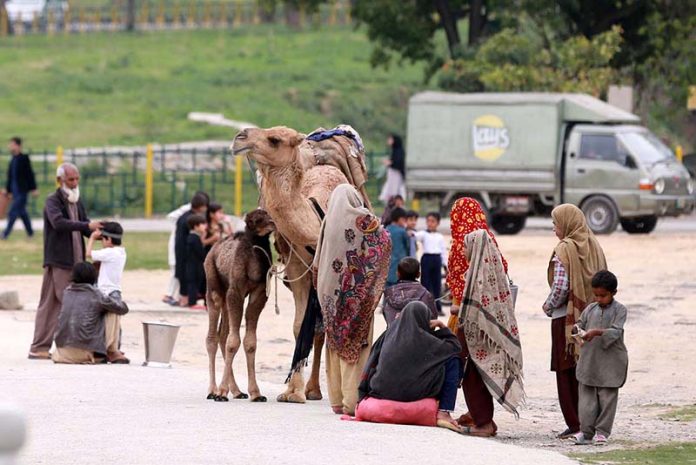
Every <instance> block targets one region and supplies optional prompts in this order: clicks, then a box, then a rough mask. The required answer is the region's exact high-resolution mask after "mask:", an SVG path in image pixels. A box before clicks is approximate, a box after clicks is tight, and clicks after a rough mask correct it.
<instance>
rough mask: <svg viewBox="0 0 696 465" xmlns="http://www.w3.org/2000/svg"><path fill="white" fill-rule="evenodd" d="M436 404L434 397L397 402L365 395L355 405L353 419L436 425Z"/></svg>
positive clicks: (399, 423)
mask: <svg viewBox="0 0 696 465" xmlns="http://www.w3.org/2000/svg"><path fill="white" fill-rule="evenodd" d="M437 406H438V404H437V400H436V399H421V400H417V401H415V402H397V401H394V400H385V399H375V398H374V397H366V398H365V399H363V400H361V401H360V403H359V404H358V406H357V407H356V409H355V419H356V420H358V421H370V422H373V423H393V424H397V425H419V426H436V424H437Z"/></svg>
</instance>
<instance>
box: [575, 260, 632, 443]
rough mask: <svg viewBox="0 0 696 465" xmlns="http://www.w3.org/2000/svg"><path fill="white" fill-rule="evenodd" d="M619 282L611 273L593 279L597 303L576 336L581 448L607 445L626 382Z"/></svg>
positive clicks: (587, 310)
mask: <svg viewBox="0 0 696 465" xmlns="http://www.w3.org/2000/svg"><path fill="white" fill-rule="evenodd" d="M617 285H618V282H617V279H616V276H614V274H613V273H611V272H609V271H606V270H604V271H600V272H598V273H597V274H596V275H595V276H594V277H593V278H592V292H593V293H594V296H595V302H594V303H591V304H590V305H588V306H587V307H586V308H585V310H584V311H583V312H582V316H581V317H580V321H579V322H578V323H577V324H576V325H575V328H574V333H575V334H576V336H575V337H576V338H577V339H578V340H579V341H580V343H581V344H582V348H581V349H580V360H579V361H578V366H577V370H576V374H577V378H578V382H579V384H580V389H579V409H578V410H579V414H580V432H579V433H577V434H576V435H575V437H574V440H575V443H576V444H578V445H583V444H594V445H597V446H601V445H605V444H606V443H607V440H608V437H609V435H610V434H611V430H612V426H613V424H614V417H615V416H616V404H617V402H618V399H619V388H620V387H622V386H623V385H624V383H625V382H626V374H627V372H628V351H627V350H626V346H625V345H624V324H625V323H626V307H624V306H623V305H621V304H620V303H619V302H617V301H616V300H615V299H614V296H615V295H616V290H617Z"/></svg>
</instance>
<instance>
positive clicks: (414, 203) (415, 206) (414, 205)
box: [411, 198, 420, 212]
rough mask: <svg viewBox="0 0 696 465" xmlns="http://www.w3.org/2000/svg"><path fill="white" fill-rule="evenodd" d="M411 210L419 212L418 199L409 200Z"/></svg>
mask: <svg viewBox="0 0 696 465" xmlns="http://www.w3.org/2000/svg"><path fill="white" fill-rule="evenodd" d="M411 210H413V211H417V212H420V199H416V198H414V199H413V200H411Z"/></svg>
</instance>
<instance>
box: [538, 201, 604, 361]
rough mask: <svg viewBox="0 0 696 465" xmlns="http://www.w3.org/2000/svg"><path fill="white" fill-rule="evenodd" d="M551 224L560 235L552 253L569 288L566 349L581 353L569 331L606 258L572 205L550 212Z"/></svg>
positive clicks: (550, 272) (587, 300) (550, 274)
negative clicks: (565, 274) (563, 273)
mask: <svg viewBox="0 0 696 465" xmlns="http://www.w3.org/2000/svg"><path fill="white" fill-rule="evenodd" d="M551 217H552V218H553V222H554V225H555V226H556V229H557V230H558V231H560V233H561V235H562V236H563V239H561V241H560V242H559V243H558V245H556V248H555V249H554V251H553V253H554V255H556V256H557V257H558V259H559V260H560V261H561V263H562V264H563V267H564V268H565V269H566V272H567V273H568V279H569V281H570V291H569V294H568V307H567V312H566V319H565V326H566V344H567V346H568V351H569V352H571V353H573V354H574V355H575V358H576V359H577V357H578V356H579V355H580V348H579V347H578V345H577V344H575V338H573V337H572V335H571V331H572V329H573V326H575V323H577V321H578V320H579V319H580V314H581V313H582V311H583V310H584V309H585V307H586V306H587V305H588V304H590V303H591V302H592V300H593V299H594V297H593V295H592V277H593V276H594V275H595V273H597V272H598V271H601V270H606V269H607V260H606V258H605V257H604V251H603V250H602V247H601V246H600V245H599V242H598V241H597V238H596V237H595V235H594V234H593V233H592V231H591V230H590V228H589V227H588V226H587V221H586V220H585V215H584V214H583V213H582V210H580V209H579V208H578V207H576V206H575V205H570V204H563V205H559V206H557V207H556V208H554V209H553V211H552V212H551ZM553 267H554V265H553V256H552V257H551V261H550V262H549V268H548V279H549V286H550V285H552V284H553Z"/></svg>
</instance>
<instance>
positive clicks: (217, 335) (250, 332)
mask: <svg viewBox="0 0 696 465" xmlns="http://www.w3.org/2000/svg"><path fill="white" fill-rule="evenodd" d="M245 222H246V228H245V229H244V231H242V232H238V233H236V234H234V236H231V237H228V238H226V239H224V240H223V241H221V242H218V243H217V244H215V245H214V246H213V248H212V249H211V251H210V253H209V254H208V256H207V257H206V259H205V275H206V280H207V286H208V288H207V295H206V299H207V300H206V302H207V305H208V319H209V321H208V336H207V337H206V349H207V350H208V362H209V369H210V383H209V386H208V399H213V400H215V401H222V402H226V401H228V397H227V395H228V394H229V393H231V394H232V397H233V398H234V399H247V398H249V397H250V398H251V401H252V402H266V397H264V396H262V395H261V392H260V390H259V386H258V384H257V383H256V327H257V324H258V321H259V316H260V315H261V311H262V310H263V308H264V306H265V305H266V301H267V300H268V296H267V295H266V275H267V273H268V270H269V268H270V267H271V248H270V240H269V235H270V233H271V232H272V231H273V230H274V229H275V227H274V225H273V220H272V219H271V217H270V216H269V215H268V213H266V212H265V211H263V210H254V211H252V212H250V213H248V214H247V215H246V217H245ZM247 297H249V303H248V304H247V307H246V312H245V311H244V300H245V299H246V298H247ZM242 316H244V317H245V319H246V331H245V334H244V352H245V354H246V362H247V376H248V388H249V394H246V393H243V392H242V391H241V390H240V389H239V386H237V382H236V380H235V378H234V372H233V369H232V362H233V361H234V356H235V355H236V353H237V351H238V350H239V347H240V345H241V342H242V341H241V339H240V335H239V328H240V326H241V324H242ZM218 345H219V346H220V350H221V351H222V354H223V358H224V360H225V366H224V370H223V377H222V382H221V383H220V386H216V381H215V357H216V355H217V347H218Z"/></svg>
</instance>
